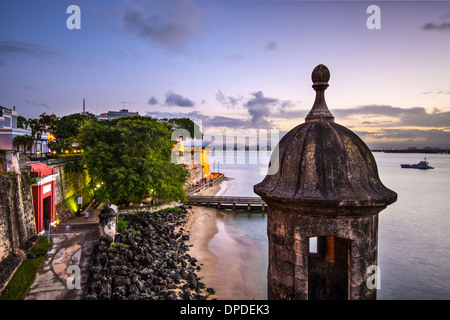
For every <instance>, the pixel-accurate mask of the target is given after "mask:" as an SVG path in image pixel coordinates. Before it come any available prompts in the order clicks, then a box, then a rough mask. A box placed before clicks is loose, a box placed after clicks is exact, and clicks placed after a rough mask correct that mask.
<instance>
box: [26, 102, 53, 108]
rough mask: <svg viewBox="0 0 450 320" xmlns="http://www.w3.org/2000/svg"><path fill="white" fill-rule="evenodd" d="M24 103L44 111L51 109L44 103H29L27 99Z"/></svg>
mask: <svg viewBox="0 0 450 320" xmlns="http://www.w3.org/2000/svg"><path fill="white" fill-rule="evenodd" d="M25 103H26V104H31V105H33V106H35V107H39V108H44V109H47V110H50V109H51V107H50V106H49V105H48V104H46V103H44V102H41V103H38V102H35V101H31V100H28V99H27V100H25Z"/></svg>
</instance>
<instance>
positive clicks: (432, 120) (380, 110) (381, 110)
mask: <svg viewBox="0 0 450 320" xmlns="http://www.w3.org/2000/svg"><path fill="white" fill-rule="evenodd" d="M332 113H333V115H334V116H335V117H336V118H341V119H345V118H348V117H350V116H353V115H364V116H365V118H366V119H367V118H368V117H371V116H374V117H375V116H380V117H381V116H387V117H391V118H392V121H390V122H384V123H383V126H416V127H431V128H436V127H438V128H443V127H450V112H449V111H440V110H439V109H434V110H433V111H432V112H431V113H429V112H427V111H426V109H425V108H421V107H413V108H398V107H392V106H385V105H369V106H360V107H357V108H351V109H334V110H333V111H332ZM366 122H367V121H366ZM366 124H367V123H366ZM374 124H376V125H378V126H379V125H380V123H378V122H376V121H375V123H374Z"/></svg>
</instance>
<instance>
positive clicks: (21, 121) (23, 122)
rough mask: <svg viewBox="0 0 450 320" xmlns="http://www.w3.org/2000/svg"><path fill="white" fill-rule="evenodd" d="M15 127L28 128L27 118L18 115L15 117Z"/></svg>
mask: <svg viewBox="0 0 450 320" xmlns="http://www.w3.org/2000/svg"><path fill="white" fill-rule="evenodd" d="M17 128H22V129H28V122H27V118H25V117H22V116H18V117H17Z"/></svg>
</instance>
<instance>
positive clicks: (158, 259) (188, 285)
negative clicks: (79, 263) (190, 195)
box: [86, 207, 214, 300]
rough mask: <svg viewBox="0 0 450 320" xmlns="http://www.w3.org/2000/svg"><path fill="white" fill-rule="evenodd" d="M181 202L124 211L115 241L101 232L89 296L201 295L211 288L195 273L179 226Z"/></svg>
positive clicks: (197, 297) (166, 297)
mask: <svg viewBox="0 0 450 320" xmlns="http://www.w3.org/2000/svg"><path fill="white" fill-rule="evenodd" d="M186 214H187V211H186V210H185V208H183V207H180V208H172V209H170V210H167V209H166V210H161V211H159V212H155V213H149V212H142V213H135V214H133V215H128V216H125V219H126V222H127V228H126V229H124V230H122V231H120V232H119V233H118V234H116V237H115V238H116V239H115V240H116V241H115V242H113V239H112V237H110V236H107V235H104V236H102V237H101V238H100V239H99V245H98V246H97V248H96V251H95V253H94V261H93V265H92V268H91V274H90V279H89V285H88V292H87V295H86V299H88V300H179V299H183V300H205V299H206V298H207V297H208V296H209V295H211V294H214V290H212V289H211V288H208V289H206V287H205V284H204V283H202V282H201V281H200V280H201V279H200V278H199V277H198V276H197V274H196V273H195V271H196V270H200V266H198V265H197V259H195V258H194V257H192V256H190V255H189V254H188V253H187V251H189V247H188V245H187V244H186V243H185V241H187V240H189V235H187V234H186V233H183V232H185V231H184V230H183V228H182V225H183V224H184V223H185V222H186V220H185V219H186Z"/></svg>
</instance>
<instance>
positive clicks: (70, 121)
mask: <svg viewBox="0 0 450 320" xmlns="http://www.w3.org/2000/svg"><path fill="white" fill-rule="evenodd" d="M92 119H95V116H94V115H93V114H91V113H87V114H85V115H84V114H80V113H74V114H70V115H67V116H63V117H61V118H59V119H58V121H57V122H56V125H55V137H56V139H57V140H58V141H59V140H63V139H70V138H72V139H73V138H75V137H76V136H77V135H78V133H79V132H80V128H81V127H82V126H83V125H84V124H86V123H87V122H88V121H89V120H92Z"/></svg>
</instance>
